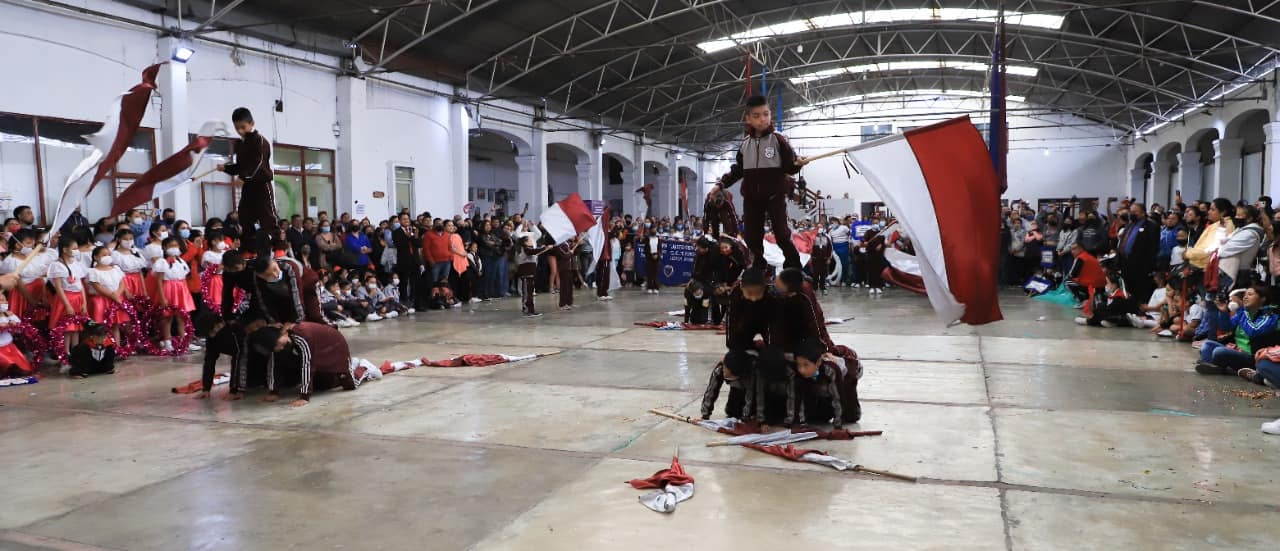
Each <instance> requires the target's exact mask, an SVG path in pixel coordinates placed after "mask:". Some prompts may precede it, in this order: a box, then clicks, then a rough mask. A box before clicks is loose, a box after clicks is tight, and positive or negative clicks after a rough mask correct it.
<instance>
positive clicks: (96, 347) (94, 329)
mask: <svg viewBox="0 0 1280 551" xmlns="http://www.w3.org/2000/svg"><path fill="white" fill-rule="evenodd" d="M81 337H82V339H81V341H80V343H79V344H77V345H75V346H73V347H71V370H70V371H69V372H68V374H69V375H71V377H73V378H76V379H83V378H85V377H88V376H89V375H110V374H112V373H115V372H116V344H115V341H113V340H111V338H110V337H108V336H107V328H106V326H104V325H99V324H96V323H89V324H88V325H87V326H86V327H85V329H84V331H82V335H81Z"/></svg>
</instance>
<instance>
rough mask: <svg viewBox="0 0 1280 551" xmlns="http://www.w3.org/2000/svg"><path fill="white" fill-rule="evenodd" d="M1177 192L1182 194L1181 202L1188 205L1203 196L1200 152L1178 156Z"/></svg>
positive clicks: (1190, 152)
mask: <svg viewBox="0 0 1280 551" xmlns="http://www.w3.org/2000/svg"><path fill="white" fill-rule="evenodd" d="M1178 179H1179V180H1180V181H1179V183H1178V191H1180V192H1182V201H1183V202H1184V203H1190V202H1192V201H1198V200H1200V199H1202V198H1203V195H1204V182H1203V181H1202V178H1201V177H1200V152H1199V151H1188V152H1186V153H1179V154H1178Z"/></svg>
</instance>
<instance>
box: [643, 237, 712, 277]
mask: <svg viewBox="0 0 1280 551" xmlns="http://www.w3.org/2000/svg"><path fill="white" fill-rule="evenodd" d="M647 248H648V247H647V245H644V244H643V242H642V244H641V246H640V248H639V249H637V251H636V273H637V274H639V275H640V276H641V277H644V274H646V273H647V272H645V263H646V262H648V258H649V256H648V254H647V252H648V251H646V250H645V249H647ZM697 254H698V250H697V249H696V248H694V246H693V242H691V241H677V240H673V239H666V238H663V239H662V261H661V262H662V269H660V270H658V282H659V283H661V284H663V285H665V286H667V287H678V286H681V285H684V284H685V283H688V282H689V280H690V279H691V278H693V258H694V256H695V255H697Z"/></svg>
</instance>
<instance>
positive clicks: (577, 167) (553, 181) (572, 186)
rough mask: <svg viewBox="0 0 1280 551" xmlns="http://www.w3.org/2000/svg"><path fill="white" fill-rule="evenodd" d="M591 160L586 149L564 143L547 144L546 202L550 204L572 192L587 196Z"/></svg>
mask: <svg viewBox="0 0 1280 551" xmlns="http://www.w3.org/2000/svg"><path fill="white" fill-rule="evenodd" d="M590 168H591V160H590V157H589V156H588V155H587V152H586V151H583V150H581V149H579V148H577V147H575V146H572V145H569V144H566V143H549V144H547V194H548V195H547V204H548V205H550V204H552V203H555V202H556V201H559V200H561V199H564V198H565V197H568V196H569V195H570V194H572V193H577V194H578V195H581V196H582V197H583V198H584V199H585V198H587V197H588V195H587V194H586V193H584V192H585V191H586V188H587V187H589V186H590V181H591V174H590V173H589V172H587V170H589V169H590Z"/></svg>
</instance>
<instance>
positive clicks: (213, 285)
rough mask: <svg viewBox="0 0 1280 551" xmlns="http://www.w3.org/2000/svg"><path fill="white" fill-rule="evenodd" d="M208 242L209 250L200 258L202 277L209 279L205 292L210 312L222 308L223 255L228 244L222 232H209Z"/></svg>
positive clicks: (205, 299) (205, 301) (206, 303)
mask: <svg viewBox="0 0 1280 551" xmlns="http://www.w3.org/2000/svg"><path fill="white" fill-rule="evenodd" d="M206 242H207V243H209V250H207V251H205V252H204V255H203V256H201V257H200V269H201V270H202V272H201V275H202V277H205V278H208V281H209V288H208V289H205V292H204V303H205V305H206V306H208V307H209V309H210V310H214V311H217V310H218V309H220V308H221V307H222V253H224V252H226V250H227V242H226V241H224V240H223V239H222V232H220V231H218V230H209V235H208V236H207V239H206Z"/></svg>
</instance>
